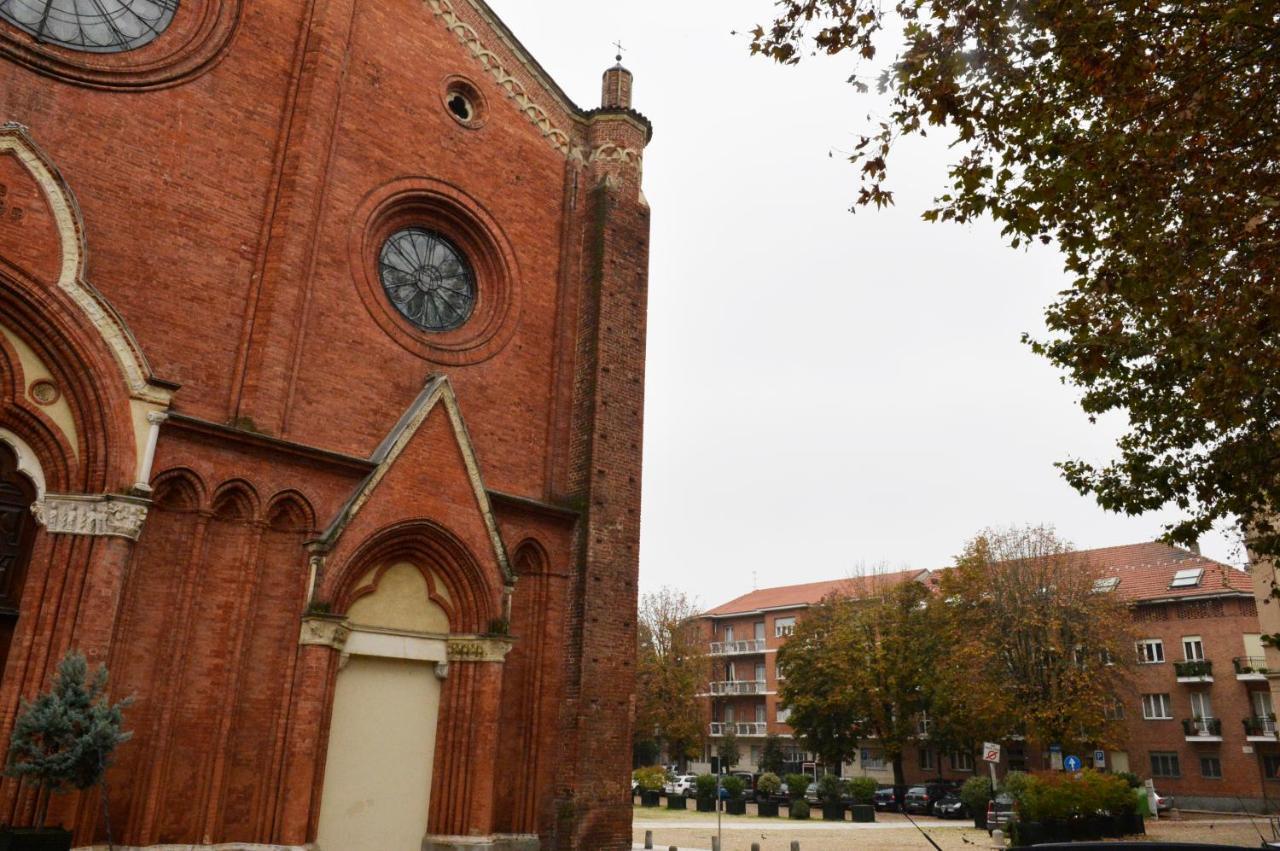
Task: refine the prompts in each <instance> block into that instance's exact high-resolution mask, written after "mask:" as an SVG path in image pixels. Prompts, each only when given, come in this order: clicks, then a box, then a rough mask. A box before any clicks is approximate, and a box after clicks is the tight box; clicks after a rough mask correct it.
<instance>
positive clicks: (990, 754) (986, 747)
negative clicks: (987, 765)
mask: <svg viewBox="0 0 1280 851" xmlns="http://www.w3.org/2000/svg"><path fill="white" fill-rule="evenodd" d="M982 760H983V762H999V761H1000V745H998V744H996V743H994V742H983V743H982Z"/></svg>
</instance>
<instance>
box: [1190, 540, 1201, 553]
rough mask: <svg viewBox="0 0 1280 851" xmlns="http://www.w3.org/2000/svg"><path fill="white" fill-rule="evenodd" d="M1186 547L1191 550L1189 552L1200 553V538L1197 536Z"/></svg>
mask: <svg viewBox="0 0 1280 851" xmlns="http://www.w3.org/2000/svg"><path fill="white" fill-rule="evenodd" d="M1187 549H1189V550H1191V552H1193V553H1195V554H1196V555H1200V539H1199V538H1197V539H1196V540H1194V541H1192V542H1191V544H1190V546H1188V547H1187Z"/></svg>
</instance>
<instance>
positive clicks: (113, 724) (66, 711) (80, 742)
mask: <svg viewBox="0 0 1280 851" xmlns="http://www.w3.org/2000/svg"><path fill="white" fill-rule="evenodd" d="M130 702H131V700H130V699H128V698H126V699H125V700H122V701H120V702H119V703H115V704H112V703H110V702H108V700H107V669H106V668H105V667H99V668H98V669H97V670H96V671H94V672H93V674H92V675H90V674H89V666H88V663H87V662H86V661H85V658H84V656H83V655H82V654H80V653H79V652H77V651H74V650H73V651H71V652H69V653H67V655H66V656H64V657H63V659H62V661H61V662H59V663H58V669H57V672H56V673H55V674H54V678H53V684H52V686H51V687H50V689H49V691H47V692H45V693H44V694H41V695H40V696H38V697H37V698H36V699H35V701H33V702H28V701H27V700H26V699H25V698H24V699H23V700H22V702H21V707H20V709H19V711H18V717H17V719H16V720H15V721H14V725H13V733H12V734H11V735H10V738H9V756H8V762H7V767H6V769H5V773H6V774H8V775H9V776H10V777H16V778H19V779H20V780H22V781H24V782H27V783H32V784H34V785H35V786H36V788H37V796H36V797H37V801H38V809H37V812H36V826H37V827H43V826H44V821H45V814H46V813H47V811H48V807H49V794H58V793H62V792H66V791H68V790H69V789H88V788H90V787H92V786H94V785H95V784H97V783H98V782H99V781H100V780H101V779H102V777H103V774H104V773H105V772H106V770H107V766H108V765H110V758H111V754H112V752H113V751H114V750H115V749H116V747H117V746H118V745H120V744H121V743H122V742H126V741H128V740H129V738H130V737H131V736H132V735H133V734H132V733H130V732H126V731H124V730H122V729H121V727H122V725H123V723H124V710H125V708H126V707H127V706H128V705H129V704H130ZM40 793H45V794H40ZM105 802H106V799H105V796H104V798H103V804H104V806H105ZM108 824H109V821H108Z"/></svg>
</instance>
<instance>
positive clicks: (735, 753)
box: [716, 730, 742, 771]
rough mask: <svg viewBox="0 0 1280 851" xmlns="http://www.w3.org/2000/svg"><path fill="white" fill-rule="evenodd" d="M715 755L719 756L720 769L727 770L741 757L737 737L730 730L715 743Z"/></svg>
mask: <svg viewBox="0 0 1280 851" xmlns="http://www.w3.org/2000/svg"><path fill="white" fill-rule="evenodd" d="M716 756H718V757H720V770H721V771H728V770H729V769H730V768H733V767H734V766H735V765H737V764H738V760H740V759H742V752H741V751H740V750H739V749H738V737H737V736H735V735H734V734H733V731H732V730H729V731H728V732H726V733H725V734H724V735H723V736H722V737H721V738H720V741H719V743H718V744H717V745H716Z"/></svg>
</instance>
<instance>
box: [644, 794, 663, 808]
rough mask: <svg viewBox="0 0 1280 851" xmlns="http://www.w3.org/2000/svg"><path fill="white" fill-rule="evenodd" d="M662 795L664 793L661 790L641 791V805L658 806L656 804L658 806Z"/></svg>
mask: <svg viewBox="0 0 1280 851" xmlns="http://www.w3.org/2000/svg"><path fill="white" fill-rule="evenodd" d="M661 795H662V793H661V792H641V793H640V806H642V807H656V806H658V803H659V799H660V797H661Z"/></svg>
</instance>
